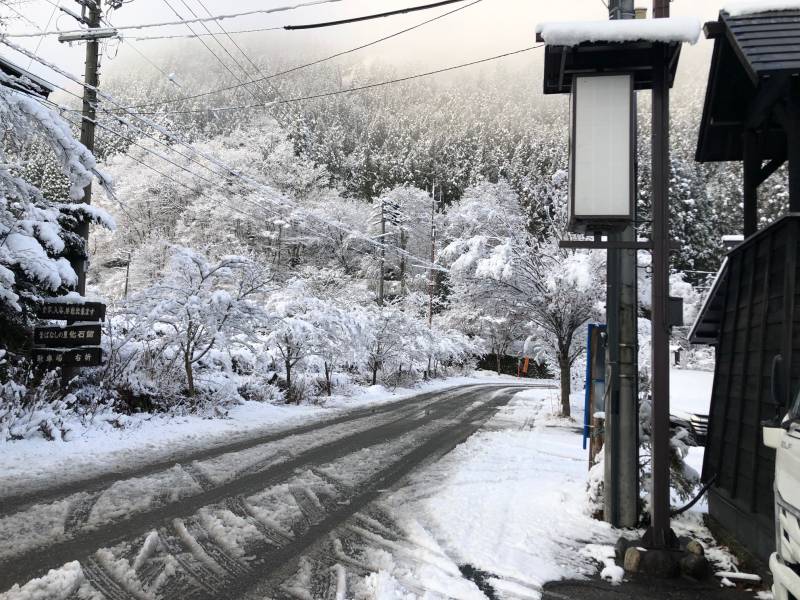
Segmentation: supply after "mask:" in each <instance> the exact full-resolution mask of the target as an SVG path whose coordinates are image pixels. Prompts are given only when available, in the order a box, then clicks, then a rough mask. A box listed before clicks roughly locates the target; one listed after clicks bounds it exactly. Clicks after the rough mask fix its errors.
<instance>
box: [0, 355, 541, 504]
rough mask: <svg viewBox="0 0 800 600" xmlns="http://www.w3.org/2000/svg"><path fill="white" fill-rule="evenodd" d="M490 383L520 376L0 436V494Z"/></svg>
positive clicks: (479, 376) (482, 375)
mask: <svg viewBox="0 0 800 600" xmlns="http://www.w3.org/2000/svg"><path fill="white" fill-rule="evenodd" d="M525 381H530V380H525ZM495 382H498V383H519V382H520V380H519V379H517V378H516V377H509V376H505V375H502V376H498V375H496V374H494V373H491V372H484V371H479V372H476V373H475V374H474V375H473V376H471V377H451V378H448V379H440V380H434V381H429V382H426V383H424V384H421V385H419V386H418V387H416V388H414V389H395V390H387V389H386V388H384V387H382V386H373V387H369V388H365V389H364V390H362V391H361V392H360V393H358V394H356V395H353V396H351V397H333V398H331V399H330V400H329V401H328V402H326V403H325V404H324V405H323V406H312V405H303V406H294V405H274V404H267V403H261V402H245V403H243V404H241V405H239V406H236V407H234V408H232V409H231V410H230V412H229V416H228V418H226V419H205V418H202V417H199V416H186V417H169V416H165V415H151V414H139V415H133V416H130V417H126V422H125V424H124V427H123V428H117V427H114V426H112V425H111V424H109V423H96V424H94V425H93V426H91V427H88V428H86V429H84V430H83V431H82V432H81V433H79V434H77V435H75V436H74V437H73V438H72V439H70V441H68V442H63V441H54V442H51V441H47V440H44V439H43V438H31V439H25V440H20V441H13V442H0V499H2V497H7V496H10V495H18V494H21V493H25V492H29V491H35V490H39V489H43V488H46V487H51V486H55V485H58V484H62V483H65V482H68V481H72V480H74V479H88V478H91V477H94V476H99V475H103V474H105V473H113V472H117V471H120V470H124V469H128V468H131V467H133V466H137V465H143V464H147V463H149V462H157V461H163V460H168V459H169V458H170V457H172V456H176V455H180V454H182V453H186V452H190V451H193V450H199V449H203V448H210V447H214V446H219V445H222V444H228V443H231V442H235V441H237V440H243V439H247V438H249V437H254V436H257V435H263V434H268V433H271V432H276V431H279V430H282V429H286V428H289V427H293V426H298V425H302V424H306V423H312V422H315V421H323V420H325V419H328V418H331V417H335V416H337V415H339V414H342V413H343V412H345V411H348V410H351V409H355V408H362V407H366V406H370V405H379V404H385V403H388V402H396V401H398V400H402V399H404V398H408V397H411V396H414V395H416V394H421V393H425V392H431V391H435V390H444V389H447V388H452V387H456V386H460V385H469V384H476V383H495Z"/></svg>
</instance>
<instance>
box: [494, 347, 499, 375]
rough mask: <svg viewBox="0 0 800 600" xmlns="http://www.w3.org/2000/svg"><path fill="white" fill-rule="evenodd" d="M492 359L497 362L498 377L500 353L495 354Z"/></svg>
mask: <svg viewBox="0 0 800 600" xmlns="http://www.w3.org/2000/svg"><path fill="white" fill-rule="evenodd" d="M494 358H495V360H496V361H497V374H498V375H500V353H499V352H498V353H497V354H495V355H494Z"/></svg>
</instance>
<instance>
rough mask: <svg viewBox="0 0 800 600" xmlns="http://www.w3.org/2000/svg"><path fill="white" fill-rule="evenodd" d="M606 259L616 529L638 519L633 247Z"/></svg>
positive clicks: (621, 13) (615, 0)
mask: <svg viewBox="0 0 800 600" xmlns="http://www.w3.org/2000/svg"><path fill="white" fill-rule="evenodd" d="M608 13H609V18H610V19H612V20H615V19H633V18H635V11H634V5H633V0H611V1H610V2H609V5H608ZM635 122H636V120H635V119H634V123H635ZM634 138H635V136H634ZM634 214H635V212H634ZM608 237H609V240H610V241H622V242H635V241H636V226H635V224H634V223H631V224H630V225H629V226H628V227H626V228H625V229H624V230H623V231H622V232H620V233H612V234H610V235H609V236H608ZM607 262H608V264H607V269H608V271H607V281H608V289H607V298H606V315H607V316H606V324H607V328H606V331H607V332H608V337H607V345H606V365H607V375H606V380H607V384H606V389H607V394H606V406H605V413H606V419H605V451H604V452H605V459H604V462H605V473H604V482H605V485H604V501H605V506H604V517H605V520H606V521H608V522H609V523H611V524H613V525H614V526H616V527H635V526H636V524H637V522H638V520H639V511H638V499H639V435H638V433H639V424H638V419H639V407H638V364H637V353H638V299H637V291H636V288H637V285H636V284H637V271H636V269H637V261H636V250H618V249H610V250H608V254H607Z"/></svg>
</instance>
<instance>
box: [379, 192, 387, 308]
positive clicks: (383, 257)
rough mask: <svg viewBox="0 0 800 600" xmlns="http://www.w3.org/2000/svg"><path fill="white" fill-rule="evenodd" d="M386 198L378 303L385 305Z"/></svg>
mask: <svg viewBox="0 0 800 600" xmlns="http://www.w3.org/2000/svg"><path fill="white" fill-rule="evenodd" d="M384 209H385V202H384V199H383V198H381V272H380V279H378V304H379V305H380V306H383V294H384V290H383V285H384V279H385V277H386V211H385V210H384Z"/></svg>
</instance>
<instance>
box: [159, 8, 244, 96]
mask: <svg viewBox="0 0 800 600" xmlns="http://www.w3.org/2000/svg"><path fill="white" fill-rule="evenodd" d="M164 4H166V5H167V7H169V9H170V10H171V11H172V12H173V13H174V14H175V16H176V17H178V18H179V19H181V20H182V22H183V23H185V24H186V27H187V28H188V29H189V31H191V32H192V33H194V32H195V31H194V29H193V28H192V26H191V24H190V23H189V21H188V20H186V19H184V18H183V17H182V16H181V14H180V13H179V12H178V11H177V10H176V9H175V8H174V7H173V6H172V4H170V3H169V0H164ZM185 4H186V3H184V5H185ZM190 11H191V9H190ZM203 26H204V27H206V30H208V27H207V26H206V25H205V24H203ZM214 40H215V41H216V38H214ZM199 41H200V43H201V44H203V46H204V47H205V49H206V50H208V51H209V53H210V54H211V55H212V56H213V57H214V58H215V59H216V60H217V62H219V63H220V64H221V65H222V66H223V67H224V68H225V70H227V71H228V73H230V74H231V76H233V78H234V79H235V80H236V81H238V82H239V83H242V80H241V79H240V78H239V77H238V76H237V75H236V73H234V72H233V70H232V69H231V68H230V67H229V66H228V64H227V63H226V62H225V61H224V60H222V59H221V58H220V57H219V56H218V55H217V53H216V52H214V51H213V50H212V49H211V46H209V45H208V44H206V42H205V40H203V39H202V38H201V39H200V40H199ZM217 43H219V42H217ZM223 50H225V51H226V52H227V49H225V48H223ZM244 87H245V90H246V91H247V92H248V93H250V94H251V95H253V97H254V98H255V95H254V94H253V92H252V90H250V88H248V87H246V86H244Z"/></svg>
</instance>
